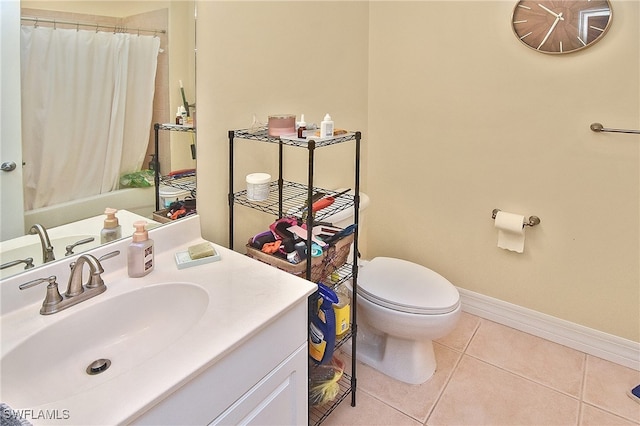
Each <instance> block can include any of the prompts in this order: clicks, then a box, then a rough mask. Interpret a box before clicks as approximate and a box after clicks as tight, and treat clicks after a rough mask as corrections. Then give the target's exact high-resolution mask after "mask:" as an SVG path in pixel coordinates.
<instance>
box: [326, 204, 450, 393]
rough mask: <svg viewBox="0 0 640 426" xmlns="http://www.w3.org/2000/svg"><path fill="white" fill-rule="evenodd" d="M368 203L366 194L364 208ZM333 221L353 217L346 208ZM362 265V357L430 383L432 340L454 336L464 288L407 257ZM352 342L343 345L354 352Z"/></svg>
mask: <svg viewBox="0 0 640 426" xmlns="http://www.w3.org/2000/svg"><path fill="white" fill-rule="evenodd" d="M363 200H364V202H363ZM368 203H369V198H368V197H366V195H364V194H361V204H360V205H361V210H362V209H363V208H366V206H367V205H368ZM352 213H353V211H351V214H352ZM332 219H333V220H332ZM335 219H341V220H335ZM327 221H330V222H333V223H334V224H335V225H337V226H343V227H344V226H346V225H348V224H349V223H352V222H353V219H352V218H347V217H344V212H343V216H342V217H339V218H336V217H332V218H329V219H327ZM349 221H350V222H349ZM362 263H363V264H362V265H361V266H360V269H359V273H358V292H357V325H358V329H357V330H358V333H357V340H356V354H357V359H358V360H360V361H362V362H363V363H365V364H368V365H369V366H371V367H373V368H375V369H376V370H378V371H380V372H382V373H384V374H386V375H388V376H390V377H393V378H395V379H397V380H400V381H403V382H406V383H410V384H420V383H423V382H425V381H426V380H428V379H429V378H430V377H431V376H432V375H433V373H434V372H435V370H436V359H435V354H434V352H433V343H432V341H433V340H434V339H439V338H442V337H444V336H446V335H447V334H449V333H450V332H451V331H452V330H453V329H454V328H455V326H456V324H457V322H458V319H459V317H460V312H461V308H460V294H459V293H458V290H457V289H456V288H455V287H454V286H453V285H452V284H451V283H450V282H449V281H447V280H446V279H445V278H444V277H442V276H441V275H439V274H438V273H436V272H434V271H432V270H430V269H428V268H425V267H424V266H421V265H418V264H415V263H412V262H408V261H406V260H401V259H395V258H391V257H376V258H374V259H373V260H371V261H369V262H362ZM350 290H352V289H351V288H350ZM351 346H352V345H349V344H346V345H344V346H343V347H344V348H345V350H346V351H347V352H350V351H351Z"/></svg>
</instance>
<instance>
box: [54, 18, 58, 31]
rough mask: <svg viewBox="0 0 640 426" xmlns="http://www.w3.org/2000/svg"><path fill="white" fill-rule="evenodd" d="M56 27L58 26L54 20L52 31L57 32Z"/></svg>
mask: <svg viewBox="0 0 640 426" xmlns="http://www.w3.org/2000/svg"><path fill="white" fill-rule="evenodd" d="M57 26H58V23H57V22H56V20H55V19H54V20H53V29H54V30H57V29H58V27H57Z"/></svg>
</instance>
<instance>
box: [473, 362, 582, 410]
mask: <svg viewBox="0 0 640 426" xmlns="http://www.w3.org/2000/svg"><path fill="white" fill-rule="evenodd" d="M464 356H468V357H469V358H473V359H475V360H477V361H480V362H482V363H483V364H487V365H490V366H492V367H495V368H497V369H498V370H501V371H504V372H505V373H508V374H512V375H514V376H516V377H519V378H521V379H523V380H526V381H528V382H531V383H535V384H536V385H539V386H542V387H543V388H546V389H549V390H551V391H553V392H555V393H557V394H560V395H564V396H566V397H569V398H571V399H573V400H575V401H577V402H582V400H581V399H580V398H578V397H576V396H574V395H571V394H570V393H567V392H564V391H562V390H560V389H556V388H554V387H551V386H549V385H547V384H545V383H540V382H538V381H536V380H535V379H532V378H531V377H527V376H524V375H522V374H520V373H517V372H515V371H511V370H509V369H507V368H505V367H502V366H500V365H496V364H493V363H491V362H490V361H487V360H485V359H482V358H479V357H477V356H474V355H471V354H464Z"/></svg>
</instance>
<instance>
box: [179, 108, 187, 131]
mask: <svg viewBox="0 0 640 426" xmlns="http://www.w3.org/2000/svg"><path fill="white" fill-rule="evenodd" d="M179 110H180V116H181V117H182V123H181V124H182V125H183V126H186V125H187V124H189V122H188V118H187V117H188V116H189V114H188V113H187V110H186V108H185V107H184V106H182V105H180V107H179Z"/></svg>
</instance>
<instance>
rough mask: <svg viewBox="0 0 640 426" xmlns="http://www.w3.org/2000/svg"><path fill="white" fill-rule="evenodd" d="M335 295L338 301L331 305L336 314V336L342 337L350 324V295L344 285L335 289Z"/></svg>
mask: <svg viewBox="0 0 640 426" xmlns="http://www.w3.org/2000/svg"><path fill="white" fill-rule="evenodd" d="M336 295H337V296H338V303H336V304H334V305H333V311H334V312H335V314H336V337H342V335H343V334H345V333H346V332H347V331H349V327H350V325H351V324H350V323H351V296H350V295H349V292H348V291H347V289H346V288H345V287H344V286H342V287H340V288H339V289H338V290H337V291H336Z"/></svg>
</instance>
